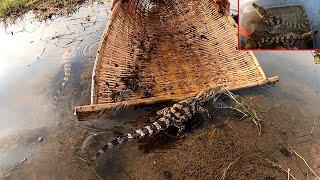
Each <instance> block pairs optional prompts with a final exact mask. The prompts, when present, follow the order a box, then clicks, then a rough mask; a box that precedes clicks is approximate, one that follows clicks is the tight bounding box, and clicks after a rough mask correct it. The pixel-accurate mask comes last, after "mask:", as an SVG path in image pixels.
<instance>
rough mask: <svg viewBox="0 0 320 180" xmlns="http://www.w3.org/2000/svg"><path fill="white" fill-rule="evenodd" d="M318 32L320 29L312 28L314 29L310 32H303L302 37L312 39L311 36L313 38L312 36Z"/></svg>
mask: <svg viewBox="0 0 320 180" xmlns="http://www.w3.org/2000/svg"><path fill="white" fill-rule="evenodd" d="M318 32H319V30H312V31H310V32H307V33H304V34H302V38H303V39H310V38H312V36H313V35H314V34H316V33H318Z"/></svg>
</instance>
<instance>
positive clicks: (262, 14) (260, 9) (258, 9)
mask: <svg viewBox="0 0 320 180" xmlns="http://www.w3.org/2000/svg"><path fill="white" fill-rule="evenodd" d="M252 6H253V8H254V10H255V11H256V12H257V13H258V14H259V16H260V17H265V16H267V15H268V12H267V10H266V9H265V8H263V7H262V6H259V5H258V4H256V3H252Z"/></svg>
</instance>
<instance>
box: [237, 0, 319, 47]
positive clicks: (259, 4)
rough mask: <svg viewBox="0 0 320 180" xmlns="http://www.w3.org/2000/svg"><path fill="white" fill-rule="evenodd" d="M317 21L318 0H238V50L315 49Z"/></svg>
mask: <svg viewBox="0 0 320 180" xmlns="http://www.w3.org/2000/svg"><path fill="white" fill-rule="evenodd" d="M319 17H320V1H319V0H308V1H305V0H277V1H273V0H272V1H271V0H239V33H238V34H239V49H245V50H248V49H250V50H263V49H269V50H270V49H271V50H272V49H274V50H283V49H287V50H299V49H319V48H320V32H318V31H319V30H320V18H319Z"/></svg>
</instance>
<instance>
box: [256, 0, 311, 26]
mask: <svg viewBox="0 0 320 180" xmlns="http://www.w3.org/2000/svg"><path fill="white" fill-rule="evenodd" d="M252 6H253V7H254V10H255V11H256V12H257V13H258V14H259V16H260V17H261V18H262V21H263V22H265V23H266V24H268V25H269V26H271V27H275V28H278V27H279V26H286V27H289V28H294V29H297V28H298V29H302V28H306V27H307V25H308V24H309V20H308V16H307V14H306V13H305V12H303V18H304V19H303V21H302V22H291V21H287V20H285V19H284V18H283V17H280V16H276V15H273V14H272V13H271V12H269V11H268V10H266V9H265V8H263V7H262V6H259V5H258V4H256V3H252Z"/></svg>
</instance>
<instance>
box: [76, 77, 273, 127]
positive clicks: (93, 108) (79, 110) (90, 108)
mask: <svg viewBox="0 0 320 180" xmlns="http://www.w3.org/2000/svg"><path fill="white" fill-rule="evenodd" d="M278 81H279V77H278V76H274V77H271V78H267V79H266V80H265V81H262V82H256V83H253V84H249V85H246V86H244V87H239V88H234V89H228V90H232V91H235V90H239V89H243V88H249V87H255V86H260V85H265V84H274V83H276V82H278ZM222 91H224V90H222ZM197 94H198V93H190V94H186V95H179V96H171V97H166V98H162V99H159V98H158V97H157V98H155V97H152V98H147V99H140V100H129V101H123V102H119V103H109V104H94V105H87V106H78V107H76V108H75V115H77V116H78V117H79V115H80V116H81V114H89V113H92V112H99V111H102V110H110V109H115V108H117V107H122V106H132V107H134V106H142V105H150V104H155V103H161V102H168V101H181V100H183V99H186V98H189V97H193V96H195V95H197ZM79 120H80V121H81V119H79Z"/></svg>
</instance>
